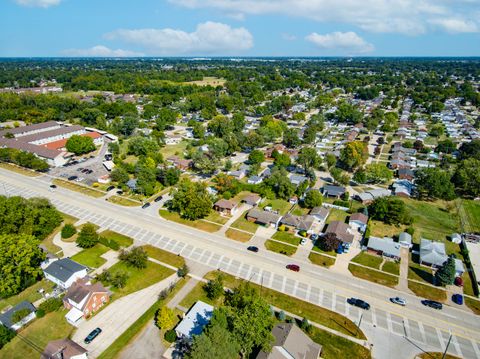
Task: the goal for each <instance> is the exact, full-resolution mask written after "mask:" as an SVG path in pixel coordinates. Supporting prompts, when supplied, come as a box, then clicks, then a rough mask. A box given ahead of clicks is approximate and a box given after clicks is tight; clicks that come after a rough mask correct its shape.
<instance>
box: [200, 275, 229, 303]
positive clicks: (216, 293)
mask: <svg viewBox="0 0 480 359" xmlns="http://www.w3.org/2000/svg"><path fill="white" fill-rule="evenodd" d="M203 290H204V291H205V293H206V294H207V297H208V298H209V299H211V300H215V299H218V298H220V296H221V295H222V294H223V292H224V289H223V276H222V275H218V276H217V278H215V279H210V280H209V281H208V282H207V283H205V285H204V286H203Z"/></svg>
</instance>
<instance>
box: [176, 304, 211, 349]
mask: <svg viewBox="0 0 480 359" xmlns="http://www.w3.org/2000/svg"><path fill="white" fill-rule="evenodd" d="M213 309H214V308H213V307H212V306H211V305H210V304H207V303H204V302H202V301H201V300H199V301H197V302H196V303H195V304H194V306H193V307H192V308H190V310H189V311H188V312H187V314H186V315H185V317H184V318H183V319H182V321H181V322H180V323H178V325H177V326H176V328H175V332H176V333H177V337H178V338H184V339H188V340H190V339H192V336H193V335H199V334H202V331H203V328H204V327H205V326H206V325H207V324H208V323H210V320H211V319H212V315H213Z"/></svg>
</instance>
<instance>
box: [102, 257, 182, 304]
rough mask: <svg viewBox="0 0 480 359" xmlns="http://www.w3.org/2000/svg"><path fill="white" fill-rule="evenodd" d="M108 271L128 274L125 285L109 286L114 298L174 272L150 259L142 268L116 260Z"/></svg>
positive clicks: (147, 285) (145, 286)
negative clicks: (119, 286)
mask: <svg viewBox="0 0 480 359" xmlns="http://www.w3.org/2000/svg"><path fill="white" fill-rule="evenodd" d="M109 271H110V273H112V274H115V273H118V272H123V273H127V274H128V280H127V284H126V286H125V287H123V288H111V290H112V291H113V292H114V295H113V299H115V300H116V299H118V298H121V297H123V296H125V295H128V294H130V293H133V292H136V291H139V290H142V289H144V288H147V287H149V286H151V285H153V284H155V283H158V282H160V281H162V280H163V279H165V278H167V277H168V276H170V275H172V274H173V273H175V272H174V271H173V270H172V269H170V268H167V267H164V266H162V265H160V264H157V263H154V262H151V261H148V262H147V268H144V269H137V268H134V267H131V266H128V265H127V264H125V262H118V263H117V264H115V265H114V266H112V267H111V268H110V269H109Z"/></svg>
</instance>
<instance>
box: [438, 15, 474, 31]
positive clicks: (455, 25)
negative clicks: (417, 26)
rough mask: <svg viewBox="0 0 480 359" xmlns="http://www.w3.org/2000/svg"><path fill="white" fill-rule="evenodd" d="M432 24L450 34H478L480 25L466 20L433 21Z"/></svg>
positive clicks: (446, 19) (447, 19)
mask: <svg viewBox="0 0 480 359" xmlns="http://www.w3.org/2000/svg"><path fill="white" fill-rule="evenodd" d="M430 23H432V24H434V25H437V26H438V27H440V28H442V29H443V30H445V31H447V32H450V33H462V32H478V25H477V24H476V23H474V22H473V21H467V20H464V19H449V18H445V19H433V20H431V21H430Z"/></svg>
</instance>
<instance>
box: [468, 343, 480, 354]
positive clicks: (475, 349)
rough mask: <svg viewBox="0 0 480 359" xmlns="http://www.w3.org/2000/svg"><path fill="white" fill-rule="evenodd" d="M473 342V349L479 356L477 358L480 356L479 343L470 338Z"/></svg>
mask: <svg viewBox="0 0 480 359" xmlns="http://www.w3.org/2000/svg"><path fill="white" fill-rule="evenodd" d="M470 341H471V342H472V348H473V351H474V352H475V355H476V356H477V358H480V349H479V348H478V343H477V342H475V341H473V340H470Z"/></svg>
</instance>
